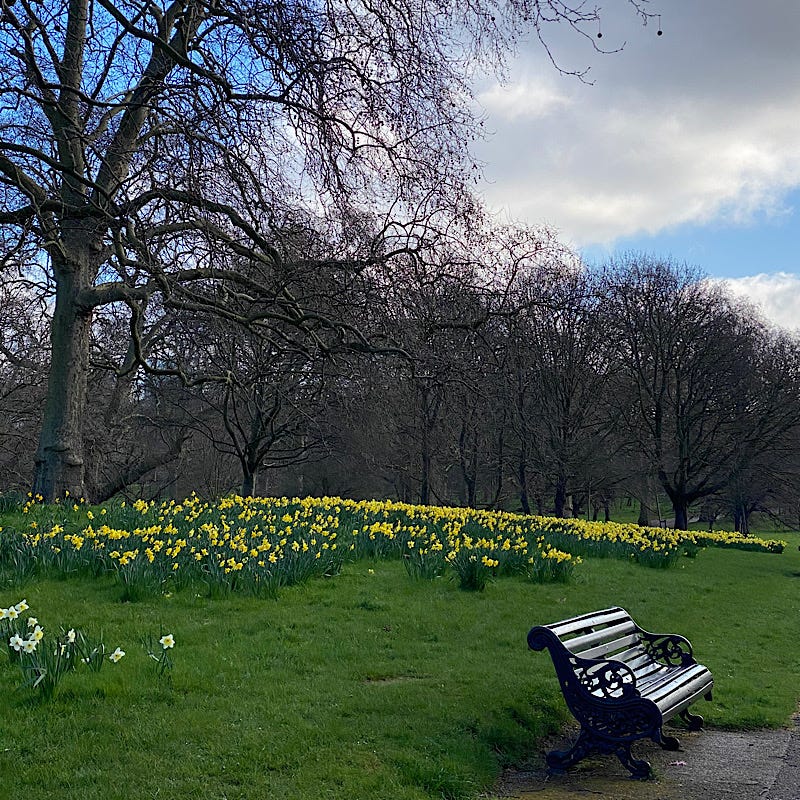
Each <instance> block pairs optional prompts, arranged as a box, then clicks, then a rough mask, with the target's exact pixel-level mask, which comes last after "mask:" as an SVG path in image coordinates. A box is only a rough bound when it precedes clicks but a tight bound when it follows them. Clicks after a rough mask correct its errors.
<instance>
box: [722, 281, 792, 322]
mask: <svg viewBox="0 0 800 800" xmlns="http://www.w3.org/2000/svg"><path fill="white" fill-rule="evenodd" d="M722 283H723V284H724V285H725V286H727V288H728V289H730V291H731V292H732V293H733V294H735V295H737V296H739V297H742V298H744V299H746V300H748V301H749V302H751V303H753V304H754V305H756V306H759V307H760V308H761V310H762V312H763V313H764V316H765V317H766V318H767V319H768V320H770V321H771V322H773V323H774V324H776V325H780V326H781V327H783V328H787V329H789V330H794V331H796V332H798V333H800V275H793V274H791V273H788V272H775V273H772V274H767V273H762V274H760V275H750V276H748V277H744V278H729V279H727V280H724V281H722Z"/></svg>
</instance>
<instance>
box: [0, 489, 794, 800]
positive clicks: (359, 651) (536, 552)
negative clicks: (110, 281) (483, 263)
mask: <svg viewBox="0 0 800 800" xmlns="http://www.w3.org/2000/svg"><path fill="white" fill-rule="evenodd" d="M0 524H2V525H3V527H4V528H5V530H4V531H3V532H2V533H0V548H2V563H3V565H4V566H3V569H2V574H0V609H2V608H5V609H9V608H10V607H11V605H12V604H18V605H19V606H20V608H21V607H22V604H21V603H19V601H20V600H21V598H25V601H26V602H25V605H26V606H28V605H29V607H30V610H26V611H25V612H24V614H23V617H24V616H26V615H29V614H31V613H34V614H35V615H36V620H35V621H34V624H33V626H32V627H31V626H30V622H31V621H30V620H24V619H23V623H22V624H23V625H28V630H27V633H26V634H25V636H22V637H21V638H22V639H24V641H23V642H22V643H21V646H22V648H23V649H24V645H25V642H29V641H30V640H32V639H36V640H37V641H38V649H37V650H36V653H40V652H41V654H42V657H44V656H48V657H49V655H50V654H59V653H61V648H60V647H59V644H64V645H66V646H67V647H68V646H69V645H71V644H73V643H74V644H75V645H76V648H79V650H80V652H81V653H88V656H85V657H88V658H89V660H90V661H91V660H92V654H94V653H96V652H100V651H98V649H97V648H98V644H97V643H98V642H99V641H101V640H102V641H103V642H105V643H106V648H105V650H103V651H102V653H103V655H102V658H98V659H95V660H96V661H97V663H98V665H99V663H100V662H101V661H102V663H103V664H104V665H105V666H104V667H103V669H102V671H100V670H98V671H96V672H95V671H93V670H92V669H89V668H88V667H83V666H78V668H77V669H74V670H71V671H68V672H66V673H65V674H64V675H63V680H62V681H61V682H60V683H59V684H58V687H57V690H56V689H55V688H54V690H53V692H52V693H51V695H50V696H49V697H48V698H47V699H46V700H45V695H43V694H42V693H41V692H40V689H41V685H40V689H32V687H31V686H30V684H28V685H23V684H21V682H20V675H21V672H20V669H19V664H15V663H14V662H13V660H12V659H13V655H12V653H16V651H15V650H14V648H13V646H12V647H11V648H6V649H8V651H9V657H8V658H6V657H4V656H3V655H2V654H0V691H2V693H3V697H4V702H3V703H2V704H0V774H2V775H3V776H4V781H3V787H4V788H3V789H0V797H5V796H8V797H25V798H26V800H49V798H51V797H54V796H58V797H59V798H63V800H101V798H102V800H123V799H124V800H128V798H130V797H169V798H170V799H171V800H206V799H207V800H211V799H212V798H215V799H216V798H220V797H226V798H228V800H252V798H262V797H291V798H293V799H294V800H319V798H325V797H327V798H342V797H348V798H349V797H353V798H362V797H363V798H369V799H370V800H390V798H391V800H441V798H448V800H456V798H458V799H460V800H471V799H472V798H476V797H478V796H481V797H487V798H488V797H490V796H491V786H492V783H493V781H494V780H495V779H496V778H497V776H498V774H499V772H500V770H501V769H502V768H503V767H505V766H509V765H514V766H516V767H523V768H524V767H527V766H535V765H539V764H540V754H541V750H542V744H541V740H542V738H543V737H545V736H549V735H552V734H553V733H555V732H556V731H558V729H559V728H560V726H561V725H562V724H563V723H564V722H565V721H566V720H567V712H566V708H565V706H564V703H563V699H562V697H561V692H560V689H559V687H558V684H557V681H556V679H555V675H554V673H553V670H552V666H551V664H550V662H549V659H547V658H542V657H540V656H541V654H535V653H531V652H529V651H528V650H527V648H526V645H525V635H526V634H527V631H528V629H529V628H530V627H531V626H532V625H534V624H539V623H543V622H550V621H553V620H555V619H560V618H563V617H567V616H573V615H575V614H578V613H583V612H586V611H590V610H593V609H596V608H601V607H604V606H608V605H612V604H619V605H622V606H624V607H626V608H627V609H628V610H629V611H630V612H631V613H632V614H633V615H634V617H635V618H636V619H637V620H638V621H640V622H641V624H643V625H644V626H645V627H647V628H649V629H651V630H656V631H658V630H679V631H680V633H682V634H684V635H686V636H688V637H689V638H690V640H691V641H692V643H693V645H694V648H695V652H696V653H697V654H698V657H699V658H701V659H702V661H703V663H704V664H707V665H708V666H709V668H710V669H711V670H712V672H713V673H714V677H715V684H716V686H715V698H714V702H713V703H710V704H708V706H707V709H706V708H704V713H705V715H706V720H707V722H708V723H709V724H710V725H711V726H723V727H739V728H741V727H757V726H762V725H770V726H778V725H783V724H786V723H787V721H788V719H789V716H790V715H791V713H792V712H793V711H794V710H795V709H796V704H797V701H798V690H797V686H798V678H799V677H800V676H798V672H797V663H796V646H795V644H796V642H797V640H798V638H799V637H800V605H798V603H800V600H799V599H798V598H800V594H799V593H798V591H797V587H798V579H800V552H798V550H797V544H798V543H800V538H799V537H797V536H796V535H792V534H790V535H789V538H790V539H791V541H792V546H791V547H790V548H787V549H786V552H785V553H784V554H783V556H781V557H780V558H776V557H775V556H774V555H771V554H770V553H769V552H741V551H739V550H736V549H732V547H733V546H734V545H735V546H739V547H742V546H743V547H756V548H757V549H759V550H763V551H770V550H778V549H780V547H781V545H780V544H779V543H776V542H772V541H765V542H759V541H757V540H753V539H748V540H741V537H735V536H732V535H721V534H717V535H716V536H715V537H708V536H707V535H706V534H702V535H700V534H693V533H690V534H686V533H684V534H675V533H674V532H672V531H662V530H660V529H654V530H650V529H641V528H636V527H635V526H625V525H618V526H613V525H597V524H593V523H585V522H581V521H578V520H561V521H559V520H546V519H541V518H539V519H537V518H534V517H521V516H518V515H513V514H490V513H488V512H473V511H468V510H464V509H438V508H420V507H416V506H404V505H399V504H392V503H376V502H361V503H357V502H353V501H347V500H337V499H335V498H327V499H318V500H311V499H307V500H288V499H283V498H279V499H257V500H246V499H243V498H237V497H231V498H226V499H223V500H221V501H219V502H216V503H213V504H209V503H205V502H203V501H201V500H200V499H198V498H194V497H193V498H189V499H188V500H187V501H186V502H184V503H180V504H175V503H166V504H163V505H152V504H143V503H139V504H135V505H134V506H123V505H121V504H119V505H108V506H104V507H87V506H86V504H84V503H81V502H78V503H74V504H72V503H70V504H69V505H68V506H66V507H65V506H64V504H63V503H62V504H59V505H57V506H44V505H42V504H40V503H37V502H29V503H27V504H26V508H25V509H24V513H22V509H19V510H18V512H17V513H16V514H13V515H10V514H9V515H6V516H4V517H3V518H2V519H0ZM656 545H658V547H656ZM710 545H723V546H724V548H727V549H723V548H720V547H717V546H713V547H712V546H710ZM706 546H709V547H708V550H707V552H704V553H703V554H702V556H701V557H700V558H697V559H687V558H679V556H680V553H681V552H686V551H689V552H690V553H693V552H695V551H696V550H697V548H700V547H706ZM148 550H149V551H150V554H151V555H152V560H151V558H150V555H148ZM204 550H205V551H206V552H204ZM546 554H547V555H546ZM551 554H552V555H551ZM198 555H199V558H198ZM271 556H274V558H271ZM595 556H612V557H611V558H597V557H595ZM484 557H485V559H486V560H485V561H484ZM581 557H582V558H583V561H582V562H580V563H579V559H580V558H581ZM259 562H263V563H261V564H260V563H259ZM495 562H497V563H495ZM642 564H649V565H662V566H663V565H665V566H670V567H671V569H664V570H649V569H642V567H641V565H642ZM238 565H241V566H238ZM559 569H560V570H561V571H560V572H559ZM314 575H317V576H320V578H321V579H318V580H310V581H309V580H304V578H308V577H311V576H314ZM409 575H411V576H418V577H422V578H424V577H429V578H430V579H424V580H420V579H417V580H409ZM505 575H512V577H510V578H508V579H505V580H497V581H496V582H495V583H493V585H492V586H491V589H490V591H486V592H464V591H460V589H459V586H462V585H463V586H467V587H468V588H480V584H481V581H482V580H484V579H487V578H490V577H492V576H497V577H498V578H499V577H500V576H505ZM514 575H516V577H513V576H514ZM324 576H331V577H332V579H325V577H324ZM333 576H335V577H333ZM570 576H572V577H573V578H574V579H573V580H569V581H567V580H566V578H568V577H570ZM450 577H455V578H456V580H450V579H449V578H450ZM120 581H122V586H123V591H122V599H124V600H132V599H136V600H137V602H120ZM289 584H295V585H294V586H291V587H290V586H289ZM284 587H285V588H284ZM279 589H281V591H280V600H279V601H278V602H275V601H274V600H273V599H272V595H274V594H275V593H276V592H277V591H278V590H279ZM252 595H255V596H252ZM258 595H265V596H263V597H262V596H258ZM720 619H725V620H726V622H725V630H726V632H727V634H728V635H725V636H720V635H719V620H720ZM37 628H38V631H37ZM73 634H74V635H73ZM37 637H38V638H37ZM12 638H13V637H12ZM743 641H746V642H747V643H748V647H747V648H742V646H741V643H742V642H743ZM18 644H19V642H18ZM168 645H169V650H167V649H162V648H166V647H167V646H168ZM30 647H31V649H32V647H33V646H32V645H30ZM48 648H49V649H48ZM114 648H116V649H114ZM164 654H167V656H168V659H167V657H166V656H165V655H164ZM156 658H157V659H158V660H156ZM23 663H24V662H23ZM45 666H47V665H45ZM38 674H40V673H37V677H38ZM32 677H33V675H32ZM37 692H40V693H39V694H37ZM4 792H5V794H4Z"/></svg>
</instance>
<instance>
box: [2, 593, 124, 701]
mask: <svg viewBox="0 0 800 800" xmlns="http://www.w3.org/2000/svg"><path fill="white" fill-rule="evenodd" d="M28 608H29V606H28V602H27V600H20V601H19V602H18V603H15V604H14V605H10V606H8V607H7V608H0V636H2V641H4V642H5V643H6V645H7V650H6V652H7V653H8V657H9V659H10V660H11V661H16V662H17V663H18V664H19V666H20V668H21V670H22V673H23V676H24V681H25V683H26V684H27V685H28V686H30V687H31V688H32V689H33V690H35V691H37V692H38V693H39V694H41V696H43V697H44V698H46V699H49V698H51V697H53V695H54V694H55V691H56V688H57V687H58V685H59V683H60V682H61V680H62V678H63V677H64V676H65V675H66V674H68V673H70V672H73V671H75V670H76V669H77V668H80V667H85V668H88V669H90V670H92V671H94V672H99V671H100V668H101V667H102V666H103V661H104V656H105V645H103V643H102V642H101V641H99V640H96V639H94V638H93V637H91V636H89V635H87V634H86V633H84V632H83V631H80V630H75V628H70V629H69V630H65V629H63V628H61V629H60V630H59V631H58V632H56V633H54V634H46V633H45V629H44V628H43V627H42V626H41V625H40V624H39V620H38V619H37V618H36V617H33V616H26V614H25V612H26V611H28ZM124 655H125V653H124V651H122V649H121V648H119V647H118V648H117V649H116V650H115V651H114V652H113V653H112V654H111V655H110V656H109V659H110V660H111V661H112V662H113V663H115V664H116V663H117V662H119V660H120V659H121V658H122V656H124Z"/></svg>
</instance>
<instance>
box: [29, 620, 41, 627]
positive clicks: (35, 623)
mask: <svg viewBox="0 0 800 800" xmlns="http://www.w3.org/2000/svg"><path fill="white" fill-rule="evenodd" d="M38 624H39V620H38V619H36V617H28V627H29V628H35V627H36V626H37V625H38Z"/></svg>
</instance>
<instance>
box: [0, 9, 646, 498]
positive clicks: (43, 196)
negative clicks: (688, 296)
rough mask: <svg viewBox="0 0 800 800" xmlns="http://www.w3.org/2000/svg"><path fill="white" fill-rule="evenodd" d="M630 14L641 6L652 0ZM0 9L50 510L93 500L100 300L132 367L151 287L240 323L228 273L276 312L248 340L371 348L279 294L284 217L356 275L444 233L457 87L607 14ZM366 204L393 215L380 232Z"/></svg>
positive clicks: (462, 193) (14, 249) (463, 126)
mask: <svg viewBox="0 0 800 800" xmlns="http://www.w3.org/2000/svg"><path fill="white" fill-rule="evenodd" d="M631 4H632V6H633V7H634V8H635V9H636V11H637V12H638V13H639V14H640V15H641V16H642V17H643V18H644V19H646V18H647V13H646V10H645V6H644V3H643V2H642V3H637V2H635V0H631ZM1 8H2V10H1V11H0V69H2V73H3V85H2V87H0V98H1V99H0V176H2V181H1V182H0V222H1V223H3V225H4V226H5V227H4V230H3V239H4V241H5V242H6V244H7V247H6V252H7V253H11V254H13V258H12V261H13V263H16V264H17V265H21V266H22V267H23V268H26V267H27V268H33V266H34V265H41V266H43V267H44V268H45V269H46V271H47V273H48V275H47V283H48V284H49V288H52V290H53V292H54V306H53V318H52V324H51V337H50V338H51V359H50V371H49V379H48V387H47V397H46V402H45V406H44V412H43V419H42V425H41V435H40V439H39V447H38V453H37V457H36V469H35V477H34V482H33V486H34V489H35V490H36V491H37V492H39V493H41V494H42V495H43V496H44V497H45V498H46V499H48V500H49V499H52V498H54V497H56V496H59V495H63V494H64V492H65V491H67V490H69V491H71V492H73V493H75V494H80V493H82V492H83V490H84V486H85V456H84V447H83V442H82V434H81V423H82V420H83V418H84V416H85V413H86V397H87V376H88V372H89V352H90V332H91V327H92V322H93V318H94V316H95V313H96V311H97V309H99V308H101V307H103V306H105V305H108V304H122V305H124V306H125V307H126V308H127V312H128V315H129V319H130V329H131V332H132V334H133V336H134V343H135V345H136V350H135V365H136V367H137V368H140V367H143V366H145V365H146V364H147V361H146V356H145V354H144V353H143V351H142V349H141V348H140V347H139V346H138V341H137V336H138V334H139V331H140V322H141V318H142V317H143V316H144V311H143V306H145V305H147V304H149V303H150V301H151V298H154V297H158V302H159V303H160V304H162V305H163V306H164V307H167V308H172V309H182V310H184V311H197V312H201V313H204V312H213V313H218V314H221V315H223V316H228V317H230V316H232V315H231V314H230V312H228V311H227V309H226V306H225V303H224V300H223V298H222V296H221V294H222V293H221V292H220V287H221V286H222V285H226V286H228V288H229V291H236V292H244V293H249V294H251V295H253V296H260V297H261V298H262V299H263V300H264V301H270V302H271V303H272V309H271V311H270V313H269V314H266V313H263V314H262V315H261V316H258V317H244V318H240V317H235V315H233V316H234V317H235V319H234V321H236V322H239V323H240V324H243V325H246V326H249V327H250V328H252V329H254V330H257V329H259V328H262V329H263V328H269V326H270V323H271V321H272V320H274V319H275V318H278V319H281V320H283V321H286V322H291V323H292V324H294V325H296V326H297V327H298V328H300V329H301V330H304V331H307V333H308V336H309V337H310V338H311V339H314V340H316V341H317V342H318V344H319V345H320V346H322V347H324V346H326V345H327V344H328V339H332V340H333V341H334V342H335V343H337V344H347V343H349V342H350V341H351V340H355V341H357V340H358V335H357V333H356V332H354V331H351V330H346V329H344V328H342V327H341V326H338V325H336V324H335V321H330V320H320V319H319V318H318V317H317V316H316V315H315V313H314V309H309V308H305V307H303V306H302V305H301V304H300V303H298V302H297V300H296V298H294V297H293V296H292V295H291V293H288V292H286V291H283V290H282V289H281V290H279V291H278V292H277V293H275V287H276V286H281V282H280V280H278V281H276V280H275V279H274V278H275V274H276V273H279V272H280V270H281V268H282V260H283V259H282V253H281V252H280V249H279V248H278V247H276V246H275V242H274V241H273V236H272V233H273V231H274V229H275V228H276V227H280V226H283V225H284V224H285V222H286V216H287V213H288V214H289V216H291V213H294V212H297V211H299V210H304V211H308V210H309V208H310V210H311V211H313V212H314V213H316V214H322V215H324V216H326V217H327V218H328V222H329V223H330V228H333V229H335V231H336V234H337V235H331V239H335V241H336V242H337V245H338V246H339V247H340V248H341V251H340V252H339V253H338V254H337V255H338V256H340V257H343V259H344V260H348V261H350V262H351V263H358V264H361V265H364V264H369V263H373V262H375V261H376V260H383V259H385V258H387V257H388V256H390V255H391V254H392V252H394V251H396V250H403V251H407V250H408V249H413V248H415V247H416V244H417V239H418V238H419V236H420V235H421V233H423V232H424V231H425V230H426V229H427V228H429V227H431V226H438V225H439V223H440V222H441V227H442V229H446V226H447V221H446V218H447V217H452V216H453V215H457V214H459V213H466V212H469V211H470V209H471V207H472V205H473V204H472V201H471V199H470V198H469V195H468V193H467V191H466V186H467V185H468V183H469V178H470V175H471V173H472V166H473V165H472V164H471V162H470V160H469V158H468V157H467V155H466V151H465V148H464V142H465V140H467V139H469V136H470V133H471V132H472V131H473V130H475V128H476V126H475V121H474V120H473V118H472V115H471V113H470V111H469V106H468V104H467V103H465V102H464V99H465V98H466V97H468V96H469V80H470V76H471V75H472V74H473V72H474V71H475V69H476V68H477V67H478V66H480V65H482V64H487V63H494V62H495V61H499V60H502V54H503V52H504V51H506V50H507V48H508V46H509V44H510V43H511V42H512V41H513V39H514V36H515V34H516V32H517V31H519V30H520V29H521V28H523V27H526V26H530V27H532V28H533V29H534V30H535V31H536V33H537V34H538V35H539V36H540V37H541V36H542V31H543V28H544V27H545V26H546V24H548V23H549V22H565V23H567V24H569V25H572V26H573V27H575V28H576V29H577V30H579V31H582V32H584V31H583V29H582V27H581V26H583V25H584V24H590V23H591V22H592V21H593V20H596V19H597V12H596V10H595V9H593V8H588V9H587V8H585V7H584V6H583V4H576V5H574V6H570V5H569V4H566V3H561V2H557V3H556V2H550V1H549V0H548V1H547V2H544V1H543V0H542V1H541V2H540V0H518V1H517V2H513V3H510V4H508V5H507V6H504V7H502V9H499V8H498V7H497V6H496V5H495V4H494V3H492V2H481V0H478V2H475V3H469V4H463V3H457V2H452V1H451V0H445V2H441V3H436V4H433V5H429V4H426V3H423V2H420V0H400V2H396V1H395V0H391V1H389V0H386V1H384V0H379V1H378V2H377V3H373V2H369V3H366V2H360V1H359V0H339V1H338V2H336V1H333V0H332V2H328V3H323V4H320V3H316V2H310V0H288V2H281V3H274V2H263V1H262V0H234V1H233V2H226V3H219V2H217V0H175V2H168V3H165V4H163V5H162V4H159V3H156V2H151V0H144V1H140V0H94V2H89V0H69V2H67V0H42V2H37V3H32V2H30V0H17V2H12V1H11V0H9V1H8V2H5V0H4V2H3V3H2V7H1ZM584 35H586V36H587V37H588V34H586V33H585V32H584ZM365 209H367V210H370V211H372V212H376V213H375V214H373V215H374V216H377V217H378V218H379V219H378V221H377V224H376V225H374V226H372V227H371V230H372V232H373V233H375V232H377V235H375V236H371V237H369V238H367V239H365V238H364V236H363V231H362V229H361V228H360V226H359V224H358V221H359V220H361V219H362V218H363V217H364V214H365ZM290 212H291V213H290ZM327 232H328V233H331V231H330V229H329V230H328V231H327ZM243 257H244V258H246V259H248V260H250V261H251V262H252V269H251V270H250V271H249V272H248V274H247V275H243V274H241V272H240V271H239V270H238V269H237V262H238V261H239V260H240V259H241V258H243ZM12 261H9V262H8V263H12ZM254 275H257V276H258V277H256V278H254V277H253V276H254ZM147 366H148V368H151V369H153V370H155V371H159V370H160V371H161V372H173V373H180V372H181V366H180V365H178V364H169V363H167V364H163V363H162V364H149V365H147Z"/></svg>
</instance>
